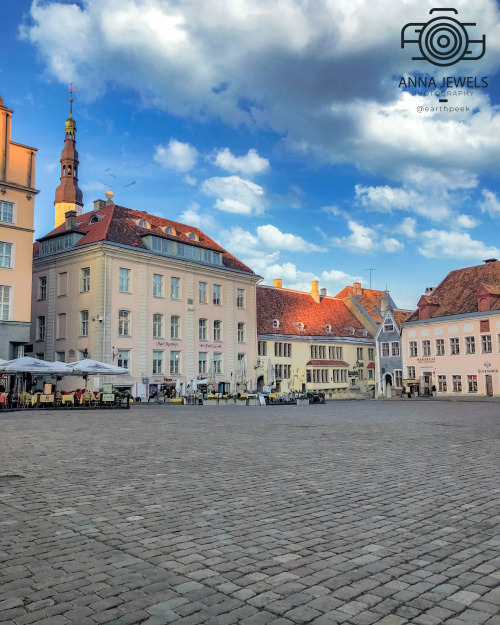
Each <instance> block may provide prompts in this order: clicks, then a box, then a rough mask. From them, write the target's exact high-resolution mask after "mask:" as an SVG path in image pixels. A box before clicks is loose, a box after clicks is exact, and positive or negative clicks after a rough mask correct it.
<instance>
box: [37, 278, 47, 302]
mask: <svg viewBox="0 0 500 625" xmlns="http://www.w3.org/2000/svg"><path fill="white" fill-rule="evenodd" d="M38 299H47V276H41V277H40V278H38Z"/></svg>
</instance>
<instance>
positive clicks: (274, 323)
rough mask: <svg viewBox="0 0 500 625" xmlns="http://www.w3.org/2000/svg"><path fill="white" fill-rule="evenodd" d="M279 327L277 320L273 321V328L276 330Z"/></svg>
mask: <svg viewBox="0 0 500 625" xmlns="http://www.w3.org/2000/svg"><path fill="white" fill-rule="evenodd" d="M279 327H280V322H279V320H278V319H273V328H274V329H275V330H277V329H278V328H279Z"/></svg>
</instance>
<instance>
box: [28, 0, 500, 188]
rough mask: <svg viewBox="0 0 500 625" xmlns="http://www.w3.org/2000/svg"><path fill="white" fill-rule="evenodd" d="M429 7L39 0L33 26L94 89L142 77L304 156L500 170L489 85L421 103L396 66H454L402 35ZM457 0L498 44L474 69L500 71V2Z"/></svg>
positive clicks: (41, 45) (185, 108) (53, 56)
mask: <svg viewBox="0 0 500 625" xmlns="http://www.w3.org/2000/svg"><path fill="white" fill-rule="evenodd" d="M428 6H429V5H428V4H427V5H425V6H424V5H423V4H422V2H420V1H419V0H406V1H405V2H400V3H394V2H393V1H392V0H379V1H378V2H372V3H368V4H367V3H366V2H365V0H338V1H336V2H298V1H297V0H277V1H276V2H272V3H265V2H261V1H260V0H241V1H240V2H234V1H233V0H220V1H219V2H217V3H200V2H199V0H186V1H184V2H182V3H179V2H176V1H175V0H107V1H106V2H93V1H90V0H82V2H81V3H80V5H76V4H66V3H63V2H55V1H50V0H49V1H45V2H43V3H42V2H37V1H35V2H34V3H33V5H32V8H31V14H30V17H31V22H30V23H29V24H26V25H25V26H24V27H23V35H24V36H25V37H26V38H27V39H28V40H29V41H31V42H32V43H33V44H34V45H35V46H36V47H37V50H38V52H39V54H40V56H41V58H42V59H44V61H45V64H46V71H47V73H48V75H49V76H50V77H55V78H56V79H57V80H59V81H61V82H62V83H67V82H69V81H70V80H72V81H74V82H76V83H78V85H79V87H80V93H82V94H84V95H86V96H87V97H88V98H93V97H98V96H100V95H102V94H103V93H105V91H106V90H107V88H108V85H110V84H113V85H118V86H119V87H123V88H132V89H134V90H136V91H137V93H138V94H139V95H140V97H141V98H142V101H143V104H144V105H146V106H154V107H158V108H161V109H164V110H168V111H169V112H170V113H172V114H175V115H177V116H184V117H186V116H191V117H195V118H197V119H200V120H206V119H220V120H222V121H223V122H224V123H228V124H231V125H233V126H237V125H239V124H244V125H246V126H248V127H250V128H252V129H253V128H260V129H265V130H269V129H270V130H272V131H274V132H276V133H280V134H281V135H282V136H283V137H284V139H283V142H282V144H283V145H285V146H288V147H289V148H290V149H293V150H296V151H298V152H301V153H303V154H304V156H307V157H309V156H310V155H311V154H313V155H315V156H316V158H317V159H319V160H321V161H325V162H330V163H342V162H348V163H354V164H355V165H356V166H358V167H359V168H362V169H365V170H369V171H371V172H375V173H379V174H384V175H385V176H387V177H389V178H391V179H393V180H398V181H403V180H407V176H408V173H409V171H410V170H411V168H412V167H413V168H414V167H420V166H421V167H424V168H427V169H430V170H432V169H442V168H443V163H447V166H448V167H449V168H450V170H468V171H470V172H471V174H472V175H474V174H477V173H479V172H482V171H489V172H493V173H496V172H497V171H498V166H499V164H500V145H499V143H498V141H497V140H496V137H497V136H498V134H499V132H500V110H499V109H498V107H493V106H491V104H490V102H489V99H488V95H487V93H486V94H481V93H479V90H476V91H475V93H474V95H473V96H470V97H468V98H467V100H465V98H464V97H462V98H461V97H458V96H457V97H456V98H454V105H459V106H460V105H462V104H464V105H468V106H469V107H470V111H469V112H466V113H463V114H458V115H454V116H453V117H451V116H450V115H447V114H443V113H428V114H424V115H418V114H417V113H416V107H417V105H424V106H425V105H428V104H429V101H428V98H423V97H419V96H415V97H413V96H411V95H410V94H408V93H405V92H403V91H402V90H400V89H399V88H398V85H397V81H396V80H394V79H393V78H389V77H394V76H401V75H403V74H404V73H405V72H408V68H409V67H411V69H412V71H415V72H416V71H421V72H422V73H426V72H430V73H434V75H435V76H436V78H437V79H438V78H439V76H440V75H441V73H442V68H440V67H437V66H436V67H434V66H431V65H430V64H429V63H425V62H414V61H411V57H412V55H413V52H414V51H413V50H410V49H407V48H405V49H404V50H401V49H400V48H399V46H398V45H397V42H398V41H399V37H400V32H401V25H402V24H406V23H408V22H417V23H418V22H425V21H426V20H427V19H428V18H429V15H428ZM454 6H455V7H456V8H457V9H458V11H459V18H460V20H461V21H462V22H477V20H478V16H481V24H480V30H481V33H483V32H484V33H485V34H486V37H487V40H488V54H486V55H485V56H484V57H483V58H482V59H481V60H478V61H473V62H472V61H469V62H468V61H463V62H461V63H460V73H461V74H463V75H477V76H483V75H484V76H487V75H488V74H489V75H494V74H495V73H496V72H497V71H498V68H499V64H500V54H499V53H498V52H499V51H500V38H499V37H498V36H497V33H498V29H499V10H498V7H497V3H496V2H495V0H477V1H476V2H475V3H473V4H471V3H470V2H468V1H467V0H457V1H456V2H455V5H454ZM61 24H71V25H72V28H71V29H61V26H60V25H61ZM478 28H479V26H478ZM270 59H272V63H271V62H270ZM346 66H349V67H351V71H348V72H346V71H345V67H346ZM453 71H458V69H457V70H455V69H454V68H448V72H447V73H448V74H452V73H453ZM332 76H335V80H332ZM437 138H439V139H438V140H437ZM367 145H370V149H369V150H367V149H366V146H367ZM247 156H248V155H247ZM235 158H236V157H234V158H233V159H232V166H233V167H237V165H236V164H235V162H234V159H235ZM243 158H247V157H243ZM230 160H231V159H230ZM240 167H241V163H240ZM237 171H238V170H237V169H235V170H234V172H237ZM239 172H240V173H242V174H243V173H244V171H243V170H241V169H240V170H239ZM248 175H249V174H248Z"/></svg>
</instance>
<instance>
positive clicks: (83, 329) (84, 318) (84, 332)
mask: <svg viewBox="0 0 500 625" xmlns="http://www.w3.org/2000/svg"><path fill="white" fill-rule="evenodd" d="M79 335H80V336H88V335H89V311H88V310H80V332H79Z"/></svg>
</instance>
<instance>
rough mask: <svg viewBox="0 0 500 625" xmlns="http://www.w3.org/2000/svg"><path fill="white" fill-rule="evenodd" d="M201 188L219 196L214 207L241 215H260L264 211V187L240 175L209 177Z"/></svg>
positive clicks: (207, 192)
mask: <svg viewBox="0 0 500 625" xmlns="http://www.w3.org/2000/svg"><path fill="white" fill-rule="evenodd" d="M201 190H202V191H203V192H204V193H206V194H207V195H210V196H215V197H217V200H216V202H215V204H214V207H215V208H217V209H218V210H221V211H226V212H228V213H236V214H239V215H260V214H261V213H263V212H264V208H265V206H264V189H263V188H262V187H261V186H260V185H258V184H256V183H255V182H252V181H251V180H245V179H244V178H240V177H239V176H228V177H226V178H219V177H216V178H209V179H208V180H205V181H204V182H203V184H202V185H201Z"/></svg>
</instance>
